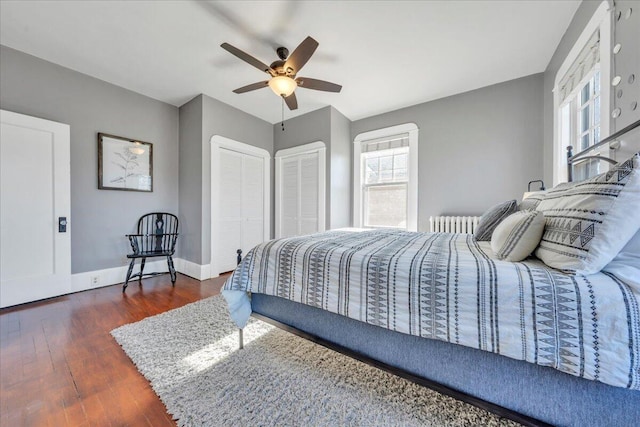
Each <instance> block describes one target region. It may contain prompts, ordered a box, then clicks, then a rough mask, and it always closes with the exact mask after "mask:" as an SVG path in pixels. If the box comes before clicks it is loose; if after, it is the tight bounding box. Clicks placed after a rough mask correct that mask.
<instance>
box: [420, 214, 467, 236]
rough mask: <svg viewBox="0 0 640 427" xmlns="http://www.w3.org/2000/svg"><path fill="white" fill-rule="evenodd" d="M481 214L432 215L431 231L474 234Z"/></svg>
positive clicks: (430, 218) (430, 219)
mask: <svg viewBox="0 0 640 427" xmlns="http://www.w3.org/2000/svg"><path fill="white" fill-rule="evenodd" d="M478 221H480V217H479V216H431V217H429V231H431V232H432V233H461V234H473V232H474V231H476V227H478Z"/></svg>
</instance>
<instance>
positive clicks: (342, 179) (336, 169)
mask: <svg viewBox="0 0 640 427" xmlns="http://www.w3.org/2000/svg"><path fill="white" fill-rule="evenodd" d="M350 132H351V121H350V120H349V119H347V118H346V117H345V116H344V115H343V114H342V113H340V112H339V111H338V110H336V109H335V108H333V107H332V108H331V157H330V169H329V171H328V172H329V174H330V175H331V205H330V209H331V210H330V217H329V220H330V221H329V228H331V229H333V228H340V227H349V226H351V225H352V216H351V209H352V206H351V205H352V204H353V203H352V198H351V193H352V188H353V184H352V182H353V181H352V178H351V177H352V176H353V160H352V158H353V142H352V141H351V135H350Z"/></svg>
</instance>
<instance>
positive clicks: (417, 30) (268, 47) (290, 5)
mask: <svg viewBox="0 0 640 427" xmlns="http://www.w3.org/2000/svg"><path fill="white" fill-rule="evenodd" d="M579 3H580V1H579V0H575V1H573V0H572V1H541V0H534V1H521V0H512V1H506V0H505V1H381V0H374V1H304V2H302V1H300V2H290V1H233V2H232V1H223V2H197V1H192V0H182V1H114V0H112V1H82V2H81V1H5V0H2V1H0V43H1V44H3V45H5V46H9V47H12V48H14V49H18V50H21V51H23V52H26V53H29V54H31V55H34V56H37V57H40V58H43V59H45V60H48V61H51V62H54V63H56V64H60V65H62V66H65V67H68V68H71V69H73V70H76V71H79V72H82V73H85V74H89V75H91V76H94V77H97V78H99V79H102V80H105V81H107V82H110V83H113V84H116V85H118V86H122V87H125V88H127V89H130V90H133V91H135V92H138V93H141V94H144V95H147V96H149V97H152V98H155V99H158V100H161V101H165V102H168V103H170V104H173V105H176V106H180V105H182V104H183V103H185V102H186V101H188V100H190V99H191V98H193V97H194V96H196V95H198V94H200V93H204V94H206V95H209V96H211V97H213V98H216V99H219V100H220V101H223V102H225V103H227V104H230V105H232V106H234V107H236V108H239V109H241V110H243V111H246V112H247V113H249V114H252V115H254V116H257V117H259V118H261V119H264V120H266V121H268V122H270V123H276V122H279V121H280V120H281V100H280V99H279V98H278V97H277V96H276V95H275V94H274V93H273V92H271V91H270V90H269V89H268V88H265V89H260V90H257V91H254V92H249V93H245V94H241V95H237V94H234V93H232V90H233V89H235V88H238V87H241V86H244V85H247V84H249V83H254V82H258V81H261V80H266V79H267V77H268V76H267V74H265V73H261V72H260V70H258V69H256V68H253V67H252V66H250V65H248V64H246V63H244V62H242V61H240V60H239V59H237V58H236V57H234V56H232V55H231V54H230V53H228V52H226V51H225V50H223V49H222V48H221V47H220V44H221V43H222V42H228V43H230V44H232V45H234V46H236V47H238V48H240V49H242V50H244V51H246V52H247V53H249V54H251V55H253V56H255V57H256V58H258V59H260V60H261V61H263V62H265V63H267V64H269V63H271V62H272V61H274V60H276V59H277V56H276V53H275V47H277V46H278V45H283V46H285V47H287V48H289V50H290V51H293V49H294V48H295V47H296V46H297V45H298V44H299V43H300V42H301V41H302V40H303V39H304V38H305V37H306V36H308V35H310V36H312V37H313V38H315V39H316V40H317V41H318V42H319V43H320V46H319V48H318V50H317V51H316V53H315V54H314V56H313V57H312V58H311V60H310V61H309V62H308V63H307V65H306V66H305V67H304V68H303V70H302V71H301V72H300V74H299V76H305V77H313V78H317V79H322V80H328V81H331V82H335V83H338V84H341V85H343V89H342V92H341V93H338V94H336V93H324V92H318V91H313V90H305V89H302V88H299V89H298V90H297V91H296V94H297V98H298V104H299V109H298V110H296V111H295V112H289V111H286V112H285V118H290V117H294V116H297V115H300V114H304V113H307V112H309V111H313V110H316V109H318V108H322V107H324V106H327V105H333V106H334V107H335V108H336V109H338V110H339V111H340V112H342V113H343V114H344V115H345V116H347V117H348V118H349V119H351V120H357V119H360V118H363V117H369V116H372V115H375V114H380V113H384V112H387V111H392V110H396V109H398V108H402V107H406V106H410V105H415V104H419V103H422V102H425V101H429V100H433V99H437V98H442V97H445V96H449V95H453V94H456V93H461V92H466V91H469V90H472V89H476V88H480V87H483V86H488V85H491V84H494V83H498V82H502V81H506V80H511V79H514V78H518V77H522V76H526V75H530V74H534V73H538V72H542V71H544V69H545V68H546V66H547V64H548V63H549V60H550V59H551V56H552V55H553V52H554V50H555V48H556V46H557V45H558V43H559V42H560V39H561V37H562V35H563V34H564V32H565V30H566V29H567V27H568V25H569V22H570V21H571V18H572V17H573V14H574V12H575V11H576V9H577V7H578V5H579Z"/></svg>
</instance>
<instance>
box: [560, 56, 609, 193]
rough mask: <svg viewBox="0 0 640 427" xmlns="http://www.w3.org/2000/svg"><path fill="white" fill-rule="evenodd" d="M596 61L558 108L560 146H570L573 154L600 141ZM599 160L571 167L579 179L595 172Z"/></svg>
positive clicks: (598, 85)
mask: <svg viewBox="0 0 640 427" xmlns="http://www.w3.org/2000/svg"><path fill="white" fill-rule="evenodd" d="M598 65H599V64H596V66H595V67H594V69H593V70H591V72H590V73H589V74H588V75H587V77H586V78H585V79H583V81H582V82H581V83H580V84H579V85H578V87H577V88H576V90H575V91H574V93H573V94H572V95H570V96H569V97H567V99H566V100H565V101H564V103H563V105H562V106H561V107H560V112H559V121H560V128H561V130H560V132H561V141H562V146H563V147H565V150H566V147H568V146H572V147H573V148H574V153H577V152H580V151H582V150H586V149H587V148H589V147H591V146H593V145H594V144H597V143H598V142H600V111H601V109H600V71H599V69H598V68H599V67H598ZM599 165H600V162H599V161H597V160H591V161H587V162H584V163H581V164H580V165H576V166H575V169H574V179H575V180H577V181H579V180H582V179H586V178H588V177H589V176H593V175H596V174H598V173H599V172H600V171H599Z"/></svg>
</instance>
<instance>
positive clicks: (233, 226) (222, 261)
mask: <svg viewBox="0 0 640 427" xmlns="http://www.w3.org/2000/svg"><path fill="white" fill-rule="evenodd" d="M242 178H243V155H242V154H241V153H237V152H235V151H231V150H226V149H222V148H221V149H220V172H219V180H218V182H219V185H220V207H219V214H220V217H219V218H218V227H219V230H220V235H219V237H220V242H219V246H218V247H219V248H220V253H219V256H218V265H219V270H220V272H225V271H230V270H233V269H234V268H235V267H236V255H235V254H236V250H238V249H242V225H243V216H242V215H243V207H242V203H243V190H244V188H243V179H242Z"/></svg>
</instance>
